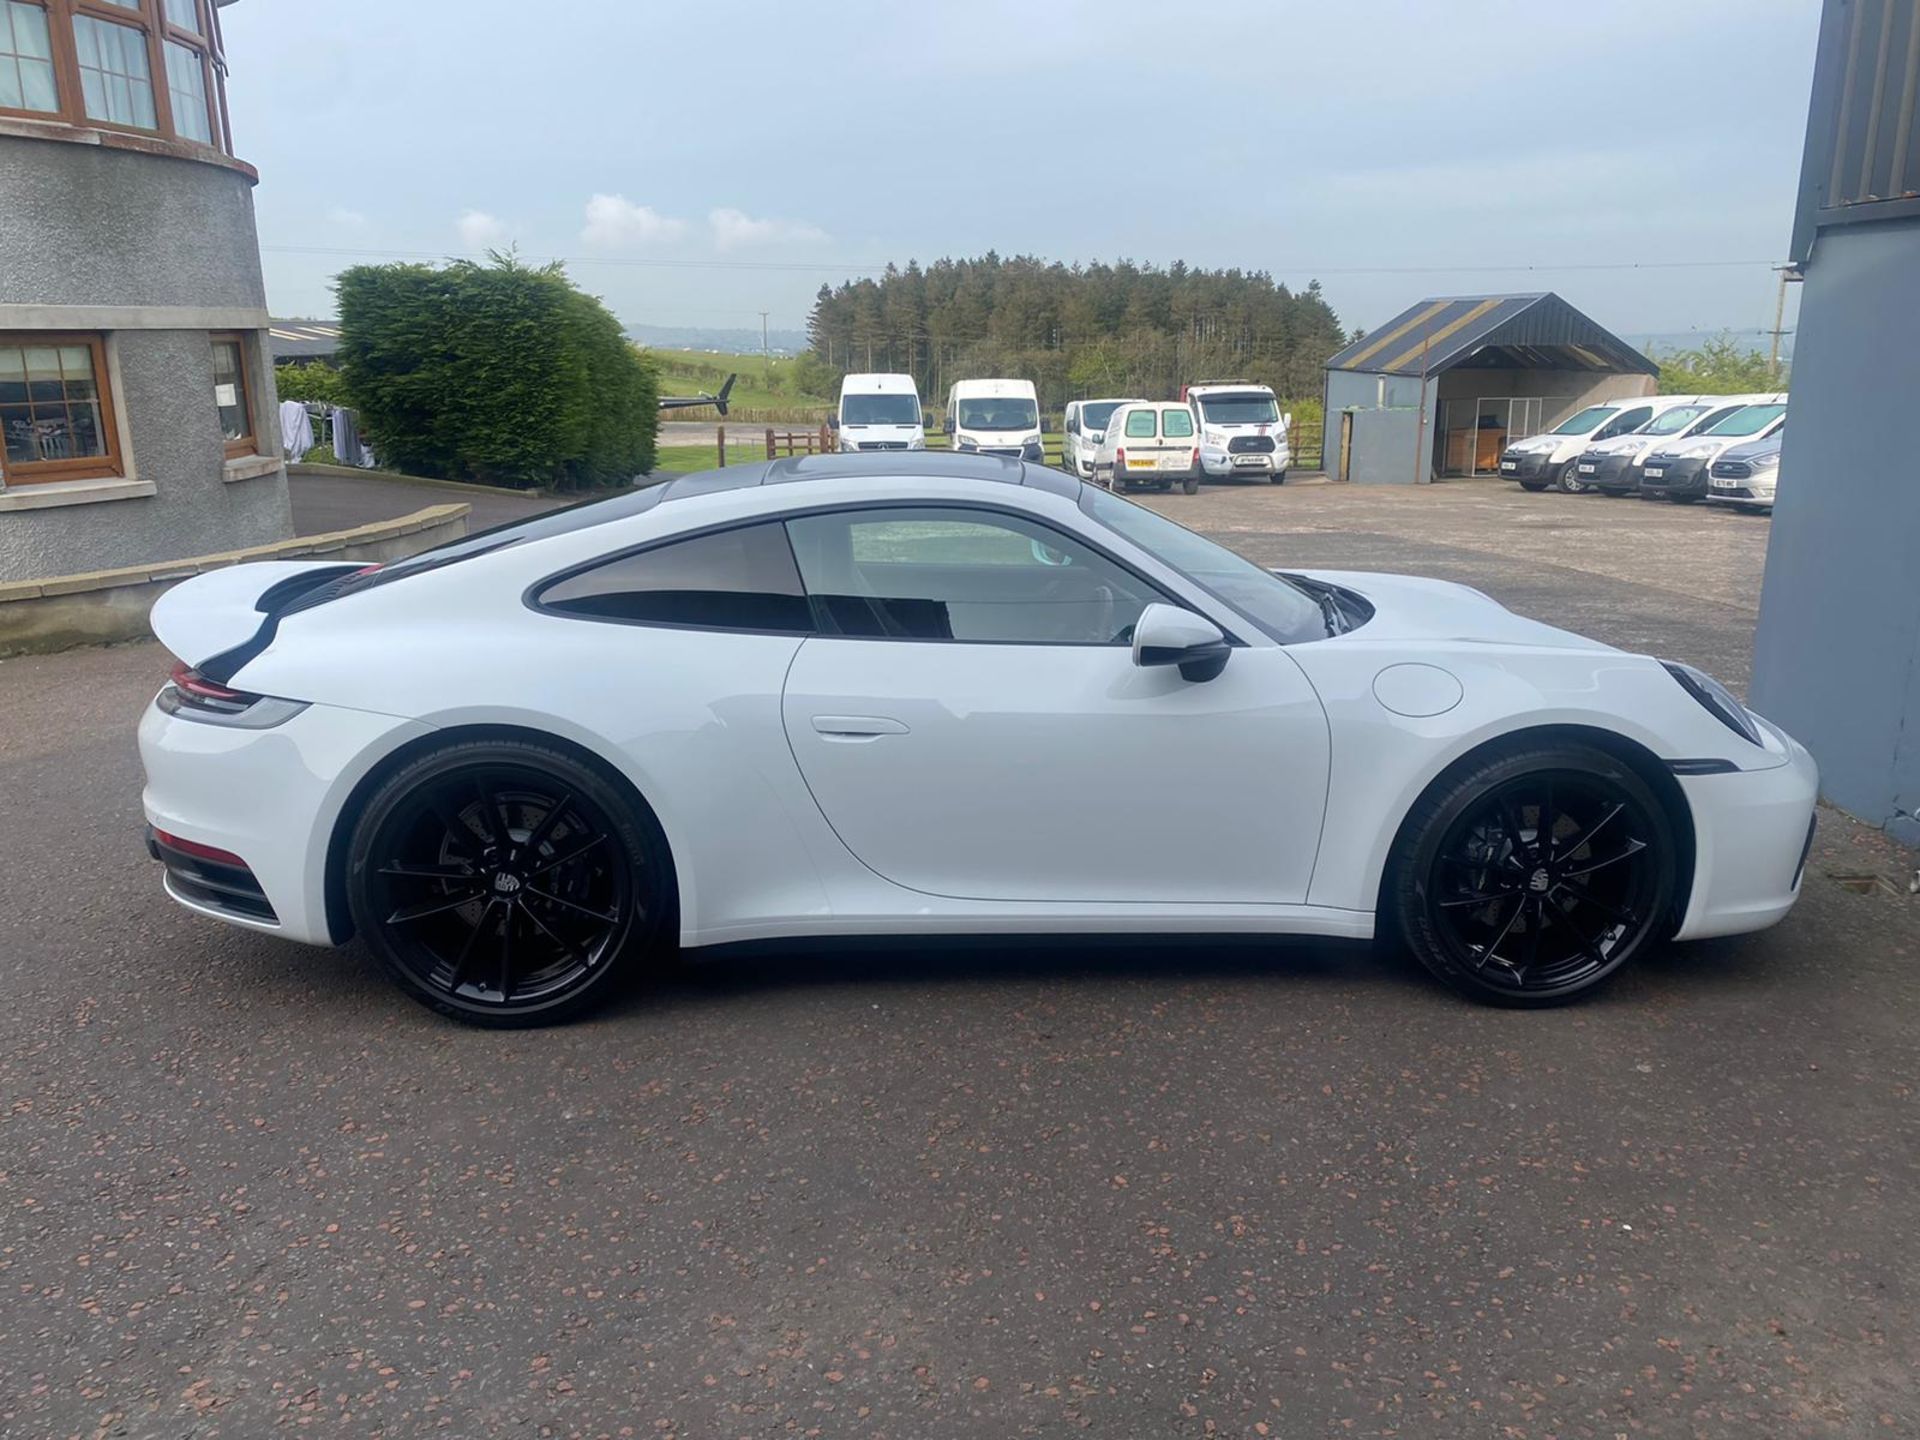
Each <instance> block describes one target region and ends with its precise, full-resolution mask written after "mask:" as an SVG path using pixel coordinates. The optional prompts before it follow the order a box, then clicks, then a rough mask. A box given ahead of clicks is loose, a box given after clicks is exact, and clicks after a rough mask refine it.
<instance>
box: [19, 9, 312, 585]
mask: <svg viewBox="0 0 1920 1440" xmlns="http://www.w3.org/2000/svg"><path fill="white" fill-rule="evenodd" d="M224 3H231V0H224ZM219 8H220V7H219V6H218V5H214V4H209V3H208V0H134V3H133V4H131V5H119V4H117V5H113V6H104V7H103V6H101V5H99V4H95V3H92V0H0V12H5V13H0V581H10V580H28V579H37V578H41V577H45V576H55V575H66V574H73V573H77V572H83V571H96V570H105V569H111V568H115V567H119V566H128V565H140V564H145V563H148V562H154V561H161V560H167V559H171V558H174V557H179V556H187V555H202V554H206V553H208V552H211V551H220V550H235V549H241V548H244V547H247V546H253V545H261V544H267V543H271V542H273V541H277V540H283V539H285V538H287V537H288V536H289V535H291V534H292V521H291V516H290V513H289V509H288V501H287V483H286V471H285V467H284V465H283V463H282V461H281V454H280V433H279V425H278V415H277V411H278V397H277V395H276V394H275V391H274V383H273V371H272V368H271V363H270V353H271V352H270V350H269V346H268V337H267V333H266V331H267V309H266V294H265V287H264V284H263V282H262V279H261V274H260V254H259V242H258V239H257V237H256V234H255V229H254V216H253V186H254V184H255V182H256V180H257V176H256V175H255V173H254V171H253V170H252V168H251V167H250V166H248V165H246V164H245V163H244V162H242V161H240V160H238V159H236V158H234V156H233V155H232V154H231V153H230V151H231V144H230V139H229V134H228V128H227V122H226V104H225V94H224V84H223V81H224V74H225V59H224V55H223V54H222V53H221V48H220V42H219ZM102 17H107V18H102ZM8 20H11V22H12V24H11V30H9V26H8V24H7V23H6V22H7V21H8ZM10 35H11V41H10V42H9V36H10ZM9 43H11V45H12V53H11V54H8V53H5V52H6V49H7V46H8V44H9ZM143 65H144V67H145V76H146V83H145V87H144V90H143V88H142V85H141V83H140V81H141V75H140V71H141V69H142V67H143ZM9 66H11V67H13V68H12V69H9V68H8V67H9ZM196 67H197V72H196ZM195 73H198V75H199V76H200V81H199V82H198V83H197V84H196V82H195V80H194V78H193V77H194V75H195ZM16 75H17V76H18V77H19V78H17V79H15V80H14V82H13V83H12V84H11V86H9V84H8V80H9V78H10V77H12V76H16ZM156 76H157V77H159V78H158V80H157V81H156V79H155V77H156ZM9 102H15V103H9ZM202 112H204V113H202ZM216 372H217V373H216Z"/></svg>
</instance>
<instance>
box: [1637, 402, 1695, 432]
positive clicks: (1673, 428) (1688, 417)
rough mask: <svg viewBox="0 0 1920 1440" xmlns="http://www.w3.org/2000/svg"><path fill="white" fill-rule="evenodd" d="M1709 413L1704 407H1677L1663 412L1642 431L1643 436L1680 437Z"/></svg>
mask: <svg viewBox="0 0 1920 1440" xmlns="http://www.w3.org/2000/svg"><path fill="white" fill-rule="evenodd" d="M1706 413H1707V407H1706V406H1704V405H1676V406H1674V407H1673V409H1671V410H1663V411H1661V412H1660V413H1659V414H1658V415H1656V416H1654V417H1653V423H1652V424H1651V425H1648V426H1647V427H1646V428H1645V429H1643V430H1641V432H1640V433H1641V434H1642V435H1678V434H1679V433H1680V432H1681V431H1682V430H1684V429H1686V428H1687V426H1689V425H1691V424H1692V423H1693V422H1694V421H1696V420H1698V419H1699V418H1700V417H1701V416H1702V415H1704V414H1706Z"/></svg>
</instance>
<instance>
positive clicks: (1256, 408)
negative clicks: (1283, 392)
mask: <svg viewBox="0 0 1920 1440" xmlns="http://www.w3.org/2000/svg"><path fill="white" fill-rule="evenodd" d="M1200 416H1201V418H1202V419H1204V420H1206V421H1207V422H1208V423H1209V424H1212V425H1272V424H1275V423H1276V422H1278V421H1279V419H1280V407H1279V405H1278V404H1276V403H1275V401H1274V398H1273V396H1271V395H1267V394H1263V393H1262V392H1260V391H1258V390H1230V391H1226V392H1224V393H1222V394H1219V395H1202V396H1201V397H1200Z"/></svg>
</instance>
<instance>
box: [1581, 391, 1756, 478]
mask: <svg viewBox="0 0 1920 1440" xmlns="http://www.w3.org/2000/svg"><path fill="white" fill-rule="evenodd" d="M1754 398H1755V397H1754V396H1752V395H1696V396H1693V397H1690V398H1689V399H1688V401H1687V402H1686V403H1685V404H1682V405H1676V406H1675V407H1674V408H1673V409H1671V410H1667V411H1664V412H1663V413H1661V414H1659V415H1656V416H1654V417H1653V419H1652V420H1650V421H1648V422H1647V423H1646V424H1645V425H1642V426H1641V427H1640V428H1639V429H1638V430H1636V431H1634V432H1633V433H1632V434H1631V435H1620V436H1616V437H1615V438H1614V439H1612V440H1602V441H1600V442H1599V443H1598V444H1595V445H1590V446H1588V447H1587V448H1586V449H1585V450H1583V451H1581V452H1580V464H1579V467H1578V470H1577V473H1578V476H1579V479H1580V483H1581V485H1582V486H1584V487H1591V488H1592V489H1595V490H1598V491H1599V492H1600V493H1601V494H1603V495H1637V494H1639V493H1640V467H1641V465H1642V464H1644V463H1645V462H1646V458H1647V456H1649V455H1651V454H1652V453H1653V452H1654V451H1655V450H1659V449H1662V448H1664V447H1665V446H1668V445H1672V444H1676V443H1678V442H1679V441H1681V440H1686V439H1690V438H1691V437H1693V436H1695V435H1698V434H1700V433H1701V432H1703V431H1706V430H1711V429H1712V428H1713V427H1714V426H1716V425H1718V424H1719V423H1720V422H1721V421H1722V420H1724V419H1726V418H1727V417H1728V416H1729V415H1731V414H1733V412H1734V411H1736V410H1738V409H1739V408H1740V407H1741V406H1743V405H1750V404H1752V403H1753V401H1754ZM1588 466H1592V467H1593V468H1592V469H1588Z"/></svg>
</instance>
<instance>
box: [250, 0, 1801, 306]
mask: <svg viewBox="0 0 1920 1440" xmlns="http://www.w3.org/2000/svg"><path fill="white" fill-rule="evenodd" d="M1818 10H1819V6H1818V3H1817V0H1524V3H1522V0H1319V3H1315V4H1303V3H1293V0H1286V3H1279V0H1268V3H1239V0H1209V3H1208V4H1207V5H1206V6H1204V7H1192V8H1187V7H1181V6H1167V5H1164V4H1157V5H1155V4H1147V3H1143V0H1105V3H1100V4H1083V3H1073V0H1025V3H1002V0H965V3H951V0H916V3H904V4H903V3H900V0H887V3H870V0H809V3H806V4H801V5H796V4H790V3H765V0H729V3H727V4H724V5H715V4H710V3H706V0H679V3H660V0H566V3H564V4H546V5H529V4H527V3H525V0H513V3H507V0H326V3H324V4H321V3H313V0H240V3H238V4H235V5H232V6H231V7H230V8H228V9H226V10H224V11H223V12H222V14H223V22H224V26H225V32H226V45H227V57H228V63H229V65H230V67H231V71H232V73H231V77H230V80H229V95H230V102H231V109H232V118H233V130H234V136H235V144H236V148H237V149H238V151H239V153H240V155H241V157H242V158H243V159H246V160H248V161H250V162H251V163H253V164H254V165H256V166H257V167H258V168H259V170H260V176H261V179H260V186H259V189H258V190H257V191H256V193H255V199H256V205H257V211H258V217H259V228H260V240H261V247H262V258H263V260H264V263H265V269H266V280H267V293H268V301H269V305H270V307H271V308H272V310H273V313H275V314H276V315H282V316H297V315H304V316H322V315H330V314H331V313H332V312H333V301H332V295H331V291H330V289H329V281H330V279H331V277H332V276H333V275H334V274H335V273H337V272H338V271H339V270H340V269H341V268H343V267H345V266H347V265H350V264H354V263H359V262H362V261H380V260H384V259H415V258H417V259H426V260H433V259H441V258H446V257H452V256H460V255H467V256H473V257H476V258H477V257H480V256H482V255H483V254H484V253H485V252H486V251H487V250H488V249H489V248H497V247H502V246H506V245H513V246H517V247H518V249H519V251H520V252H521V254H522V255H525V256H529V257H533V258H541V259H544V258H555V257H563V258H565V260H566V262H567V268H568V273H569V274H570V275H572V276H573V278H574V279H575V280H576V281H577V282H578V283H579V284H580V285H581V286H582V288H584V289H586V290H589V291H591V292H593V293H594V294H597V295H599V296H601V297H602V298H603V299H604V300H605V301H606V302H607V303H608V305H609V306H610V307H611V308H612V309H613V310H614V312H615V313H616V314H617V315H619V316H620V317H621V319H622V320H623V321H625V322H626V323H628V324H630V325H633V324H658V325H673V326H714V327H726V328H742V327H744V328H752V327H757V326H758V325H759V324H760V320H761V316H760V312H762V311H766V312H768V321H769V323H770V324H771V325H772V326H774V327H776V328H783V327H784V328H796V327H799V326H801V325H803V324H804V323H805V319H806V314H807V310H808V308H809V306H810V305H811V303H812V299H813V296H814V293H815V292H816V291H817V290H818V288H819V286H820V285H821V283H822V282H831V283H838V282H840V281H842V280H845V279H848V278H851V277H853V276H856V275H859V274H862V273H870V272H872V271H875V270H877V269H878V268H879V267H880V266H883V265H885V264H886V263H887V262H888V261H894V262H897V263H901V264H904V263H905V262H906V261H907V260H908V259H909V258H917V259H919V260H921V261H923V262H925V261H927V260H930V259H933V258H936V257H938V256H941V255H953V256H961V255H977V254H981V253H984V252H985V251H987V250H989V249H992V250H997V251H999V252H1000V253H1001V254H1003V255H1008V254H1032V255H1037V256H1041V257H1044V258H1046V259H1048V260H1062V261H1066V262H1069V263H1071V262H1075V261H1091V260H1108V261H1111V260H1115V259H1119V258H1123V257H1125V258H1130V259H1133V260H1137V261H1152V262H1157V263H1166V262H1169V261H1172V260H1175V259H1183V260H1185V261H1187V262H1188V263H1189V264H1190V265H1204V266H1210V267H1223V266H1237V267H1240V268H1242V269H1248V270H1265V271H1267V272H1269V273H1271V274H1272V275H1273V276H1274V277H1275V278H1276V279H1277V280H1280V281H1282V282H1284V283H1286V284H1288V285H1292V286H1295V287H1302V286H1304V285H1305V284H1306V283H1307V282H1308V281H1309V280H1312V279H1318V280H1319V281H1320V282H1321V285H1322V287H1323V289H1324V291H1325V293H1326V296H1327V298H1328V301H1329V303H1331V304H1332V305H1333V307H1334V310H1335V312H1336V313H1337V314H1338V315H1339V317H1340V320H1341V323H1342V324H1343V325H1345V326H1346V327H1347V328H1349V329H1353V328H1355V327H1363V328H1373V327H1375V326H1377V325H1379V324H1380V323H1381V322H1382V321H1384V320H1386V319H1387V318H1389V317H1390V316H1392V315H1393V314H1395V313H1396V312H1398V311H1399V310H1401V309H1404V308H1405V307H1406V306H1407V305H1409V304H1411V303H1413V302H1414V301H1416V300H1418V299H1420V298H1422V297H1424V296H1428V295H1459V294H1482V293H1492V292H1499V291H1524V290H1542V289H1551V290H1555V291H1558V292H1559V293H1560V294H1561V295H1563V296H1564V297H1565V298H1566V299H1568V300H1569V301H1571V302H1573V303H1574V304H1575V305H1577V306H1579V307H1580V308H1581V309H1583V310H1585V311H1587V312H1588V313H1589V314H1590V315H1592V316H1593V317H1594V318H1595V319H1597V320H1599V321H1600V322H1601V323H1602V324H1604V325H1606V326H1608V327H1609V328H1611V329H1614V330H1615V331H1618V332H1620V333H1623V334H1642V333H1674V332H1686V331H1701V332H1712V331H1717V330H1719V329H1722V328H1730V329H1761V328H1766V327H1770V326H1771V325H1772V323H1773V311H1774V303H1775V291H1776V277H1775V275H1774V273H1773V271H1772V270H1771V268H1770V266H1771V264H1773V263H1775V262H1777V261H1778V260H1779V259H1780V258H1781V256H1782V253H1783V252H1784V250H1785V248H1786V244H1787V235H1788V230H1789V227H1790V223H1791V219H1792V208H1793V198H1794V191H1795V187H1796V184H1797V179H1798V174H1799V165H1800V149H1801V140H1802V135H1803V130H1804V126H1805V121H1806V109H1807V93H1808V88H1809V85H1810V82H1811V77H1812V70H1813V53H1814V37H1815V28H1816V23H1817V20H1818ZM1790 313H1791V312H1790Z"/></svg>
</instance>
